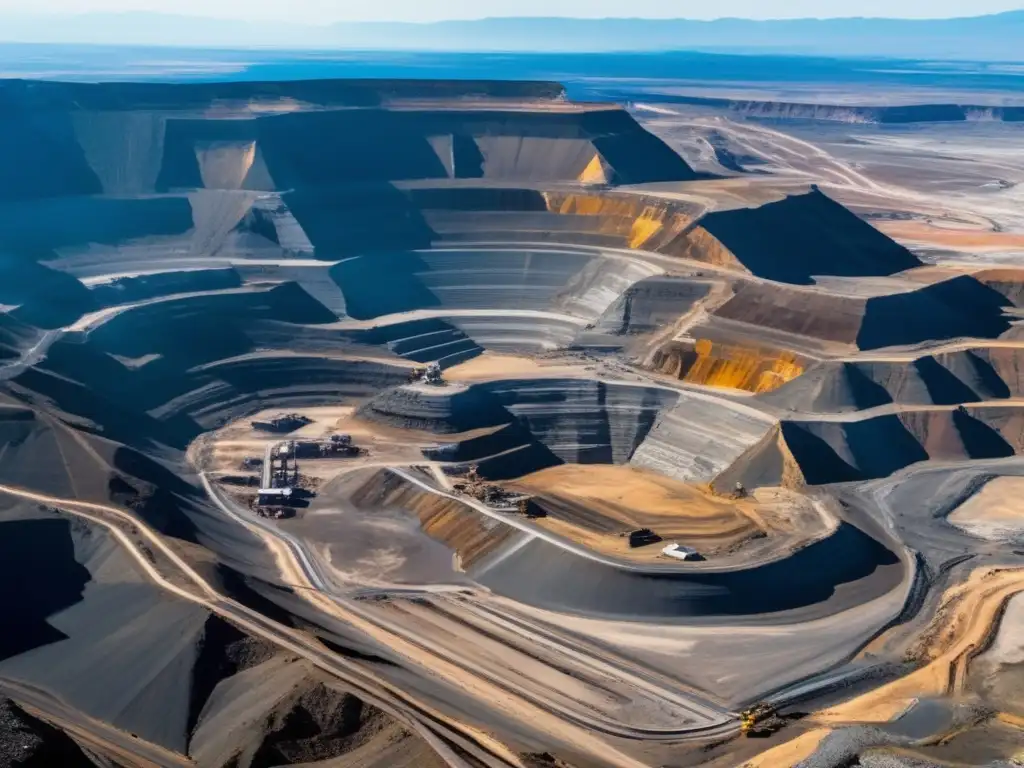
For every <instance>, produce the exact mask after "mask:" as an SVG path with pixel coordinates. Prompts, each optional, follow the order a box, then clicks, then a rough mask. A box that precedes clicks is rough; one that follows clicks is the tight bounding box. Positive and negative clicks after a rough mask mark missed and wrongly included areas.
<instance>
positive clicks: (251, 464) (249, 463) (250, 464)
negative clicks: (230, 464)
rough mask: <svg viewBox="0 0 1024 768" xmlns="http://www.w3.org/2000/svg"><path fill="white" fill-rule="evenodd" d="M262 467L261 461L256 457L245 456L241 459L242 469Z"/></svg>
mask: <svg viewBox="0 0 1024 768" xmlns="http://www.w3.org/2000/svg"><path fill="white" fill-rule="evenodd" d="M262 466H263V459H261V458H258V457H256V456H246V457H244V458H243V459H242V469H259V468H260V467H262Z"/></svg>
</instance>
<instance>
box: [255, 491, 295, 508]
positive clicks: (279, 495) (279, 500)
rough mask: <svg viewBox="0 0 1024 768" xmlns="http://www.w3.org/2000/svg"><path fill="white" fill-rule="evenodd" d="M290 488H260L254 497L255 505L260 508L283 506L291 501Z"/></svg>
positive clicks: (291, 492)
mask: <svg viewBox="0 0 1024 768" xmlns="http://www.w3.org/2000/svg"><path fill="white" fill-rule="evenodd" d="M293 492H294V491H293V489H292V488H288V487H285V488H260V490H259V493H258V494H257V495H256V504H257V505H259V506H261V507H267V506H275V505H281V506H283V505H285V504H288V503H289V502H290V501H291V500H292V494H293Z"/></svg>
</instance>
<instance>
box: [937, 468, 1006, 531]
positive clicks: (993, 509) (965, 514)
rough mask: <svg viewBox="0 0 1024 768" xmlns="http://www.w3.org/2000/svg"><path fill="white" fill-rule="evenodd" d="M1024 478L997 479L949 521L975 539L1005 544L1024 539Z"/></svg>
mask: <svg viewBox="0 0 1024 768" xmlns="http://www.w3.org/2000/svg"><path fill="white" fill-rule="evenodd" d="M1021 499H1024V478H1022V477H997V478H996V479H995V480H992V481H991V482H989V483H987V484H986V485H985V487H984V488H982V489H981V490H980V491H979V492H978V493H976V494H975V495H974V496H972V497H971V498H970V499H968V500H967V501H966V502H964V503H963V504H961V505H960V507H958V508H957V509H956V511H954V512H953V514H951V515H950V516H949V517H948V518H947V519H948V520H949V522H951V523H952V524H953V525H955V526H956V527H957V528H960V529H961V530H964V531H966V532H967V533H969V534H971V535H972V536H977V537H978V538H981V539H990V540H992V541H1005V540H1008V539H1013V538H1017V537H1020V536H1021V535H1024V503H1022V502H1021Z"/></svg>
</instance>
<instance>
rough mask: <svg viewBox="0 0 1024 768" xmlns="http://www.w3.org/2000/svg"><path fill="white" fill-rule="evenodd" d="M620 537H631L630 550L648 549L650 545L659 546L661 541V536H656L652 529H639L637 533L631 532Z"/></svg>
mask: <svg viewBox="0 0 1024 768" xmlns="http://www.w3.org/2000/svg"><path fill="white" fill-rule="evenodd" d="M620 535H622V536H629V547H630V549H636V548H637V547H646V546H647V545H648V544H657V543H658V542H659V541H661V536H659V535H658V534H656V533H655V532H654V531H652V530H651V529H650V528H637V529H636V530H635V531H630V532H629V533H623V534H620Z"/></svg>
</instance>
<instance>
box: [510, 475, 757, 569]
mask: <svg viewBox="0 0 1024 768" xmlns="http://www.w3.org/2000/svg"><path fill="white" fill-rule="evenodd" d="M514 486H515V487H516V488H520V489H522V490H524V491H525V492H527V493H532V494H535V495H539V496H544V497H550V498H553V499H554V500H556V501H564V502H568V503H569V504H574V503H575V504H576V505H580V506H581V507H583V508H585V509H583V510H581V515H582V516H574V519H572V520H568V519H560V518H559V516H558V515H557V514H553V515H552V514H549V516H548V517H544V518H540V519H539V520H538V521H537V523H538V524H539V525H540V526H542V527H544V528H546V529H548V530H550V531H552V532H554V533H558V534H560V535H562V536H565V537H566V538H568V539H571V540H573V541H576V542H578V543H580V544H583V545H585V546H587V547H589V548H591V549H594V550H596V551H599V552H603V553H605V554H610V555H615V556H618V557H626V558H628V559H631V560H640V561H649V560H651V559H654V558H657V557H659V556H660V555H661V547H662V546H663V545H661V546H658V545H649V546H647V547H641V548H638V549H630V547H629V540H628V538H625V537H622V536H619V535H618V533H608V532H606V531H607V529H608V528H609V527H612V528H617V529H619V531H623V530H629V529H635V528H651V529H652V530H653V531H654V532H655V533H657V534H658V535H659V536H661V537H662V539H664V540H665V543H670V542H671V541H672V540H673V539H677V538H678V539H679V540H680V542H679V543H682V544H685V543H687V542H693V543H695V544H696V543H699V545H700V547H702V548H705V549H706V548H708V547H721V546H723V545H724V546H729V545H731V544H735V543H737V542H739V541H742V540H743V539H745V538H748V537H750V536H753V535H758V534H760V533H762V532H763V531H764V528H763V523H762V522H761V521H760V519H759V517H758V515H757V514H756V512H755V507H756V504H755V503H754V502H753V501H752V500H743V501H732V500H726V499H723V498H716V497H714V496H712V495H711V494H709V493H707V492H705V491H703V490H701V489H699V488H697V487H696V486H693V485H690V484H687V483H683V482H680V481H678V480H673V479H671V478H668V477H664V476H663V475H659V474H657V473H656V472H652V471H650V470H646V469H641V468H638V467H633V466H603V465H602V466H595V465H586V466H584V465H578V464H564V465H560V466H557V467H551V468H548V469H544V470H541V471H539V472H534V473H533V474H530V475H526V476H525V477H523V478H521V479H520V480H518V481H516V483H514ZM588 513H589V514H588ZM590 516H592V517H593V521H592V525H588V522H591V521H588V520H586V519H583V518H584V517H590Z"/></svg>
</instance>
